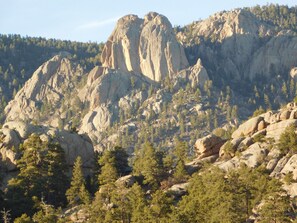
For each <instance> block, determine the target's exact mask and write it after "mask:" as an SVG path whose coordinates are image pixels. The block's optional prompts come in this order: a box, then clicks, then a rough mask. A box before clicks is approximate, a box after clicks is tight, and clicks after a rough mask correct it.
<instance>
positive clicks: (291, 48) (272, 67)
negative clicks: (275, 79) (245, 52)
mask: <svg viewBox="0 0 297 223" xmlns="http://www.w3.org/2000/svg"><path fill="white" fill-rule="evenodd" d="M296 48H297V37H296V36H295V34H294V33H293V32H283V31H282V32H280V33H279V34H277V35H276V36H274V37H272V38H271V40H269V42H267V44H265V45H264V46H263V47H261V48H260V49H259V50H258V51H256V52H255V53H254V55H253V60H252V62H251V64H250V65H249V69H247V71H246V76H249V77H250V78H253V77H255V76H256V75H257V74H261V75H265V76H272V75H278V74H280V73H282V72H284V71H289V70H290V69H291V67H294V66H296V64H297V52H296Z"/></svg>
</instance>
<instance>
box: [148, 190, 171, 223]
mask: <svg viewBox="0 0 297 223" xmlns="http://www.w3.org/2000/svg"><path fill="white" fill-rule="evenodd" d="M172 204H173V199H172V197H171V196H169V195H167V194H166V193H164V191H162V190H157V191H156V192H155V193H154V194H153V195H152V200H151V202H150V205H149V208H148V210H147V211H148V222H152V223H166V222H168V219H169V217H170V214H171V212H172V209H171V205H172Z"/></svg>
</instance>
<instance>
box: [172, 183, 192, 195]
mask: <svg viewBox="0 0 297 223" xmlns="http://www.w3.org/2000/svg"><path fill="white" fill-rule="evenodd" d="M188 186H189V183H181V184H175V185H173V186H172V187H170V188H169V189H168V190H167V191H168V192H171V193H172V194H173V195H175V196H176V197H181V196H184V195H186V194H187V187H188Z"/></svg>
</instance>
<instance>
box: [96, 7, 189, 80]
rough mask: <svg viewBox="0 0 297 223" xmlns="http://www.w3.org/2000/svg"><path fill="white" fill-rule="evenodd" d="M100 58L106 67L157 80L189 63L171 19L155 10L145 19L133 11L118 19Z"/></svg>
mask: <svg viewBox="0 0 297 223" xmlns="http://www.w3.org/2000/svg"><path fill="white" fill-rule="evenodd" d="M101 61H102V64H103V66H105V67H110V68H113V69H120V70H122V71H125V72H127V71H133V72H136V73H142V74H144V75H145V76H147V77H148V78H150V79H151V80H153V81H157V82H160V81H161V80H162V79H164V78H165V77H166V76H167V75H169V76H173V75H174V74H175V73H177V72H178V71H179V70H181V69H184V68H186V67H188V61H187V58H186V56H185V52H184V49H183V47H182V46H181V45H180V44H179V43H178V42H177V40H176V37H175V34H174V32H173V29H172V25H171V23H170V22H169V20H168V19H167V18H166V17H165V16H163V15H160V14H158V13H156V12H150V13H148V14H147V15H146V16H145V17H144V19H140V18H138V17H137V16H136V15H127V16H124V17H123V18H121V19H119V21H118V23H117V25H116V28H115V29H114V31H113V32H112V34H111V36H110V37H109V39H108V41H107V43H106V44H105V46H104V49H103V52H102V57H101Z"/></svg>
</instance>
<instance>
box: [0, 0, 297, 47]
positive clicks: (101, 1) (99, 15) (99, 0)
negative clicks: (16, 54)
mask: <svg viewBox="0 0 297 223" xmlns="http://www.w3.org/2000/svg"><path fill="white" fill-rule="evenodd" d="M267 3H275V4H280V5H281V4H282V5H289V6H295V5H297V1H296V0H278V1H267V0H266V1H262V0H259V1H254V0H216V1H212V0H208V1H207V0H204V1H202V0H179V1H177V0H0V33H1V34H21V35H22V36H26V35H28V36H37V37H39V36H41V37H46V38H56V39H66V40H76V41H83V42H87V41H96V42H101V41H103V42H105V41H106V40H107V38H108V36H109V35H110V33H111V32H112V30H113V28H114V26H115V24H116V20H117V19H118V18H120V17H122V16H124V15H127V14H136V15H138V16H139V17H143V16H144V15H145V14H146V13H148V12H150V11H155V12H158V13H161V14H163V15H165V16H167V17H168V19H169V20H170V21H171V23H172V24H173V25H186V24H189V23H191V22H193V21H196V20H198V19H200V18H201V19H204V18H207V17H208V16H210V15H211V14H213V13H215V12H218V11H222V10H231V9H234V8H238V7H249V6H255V5H257V4H258V5H266V4H267Z"/></svg>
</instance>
